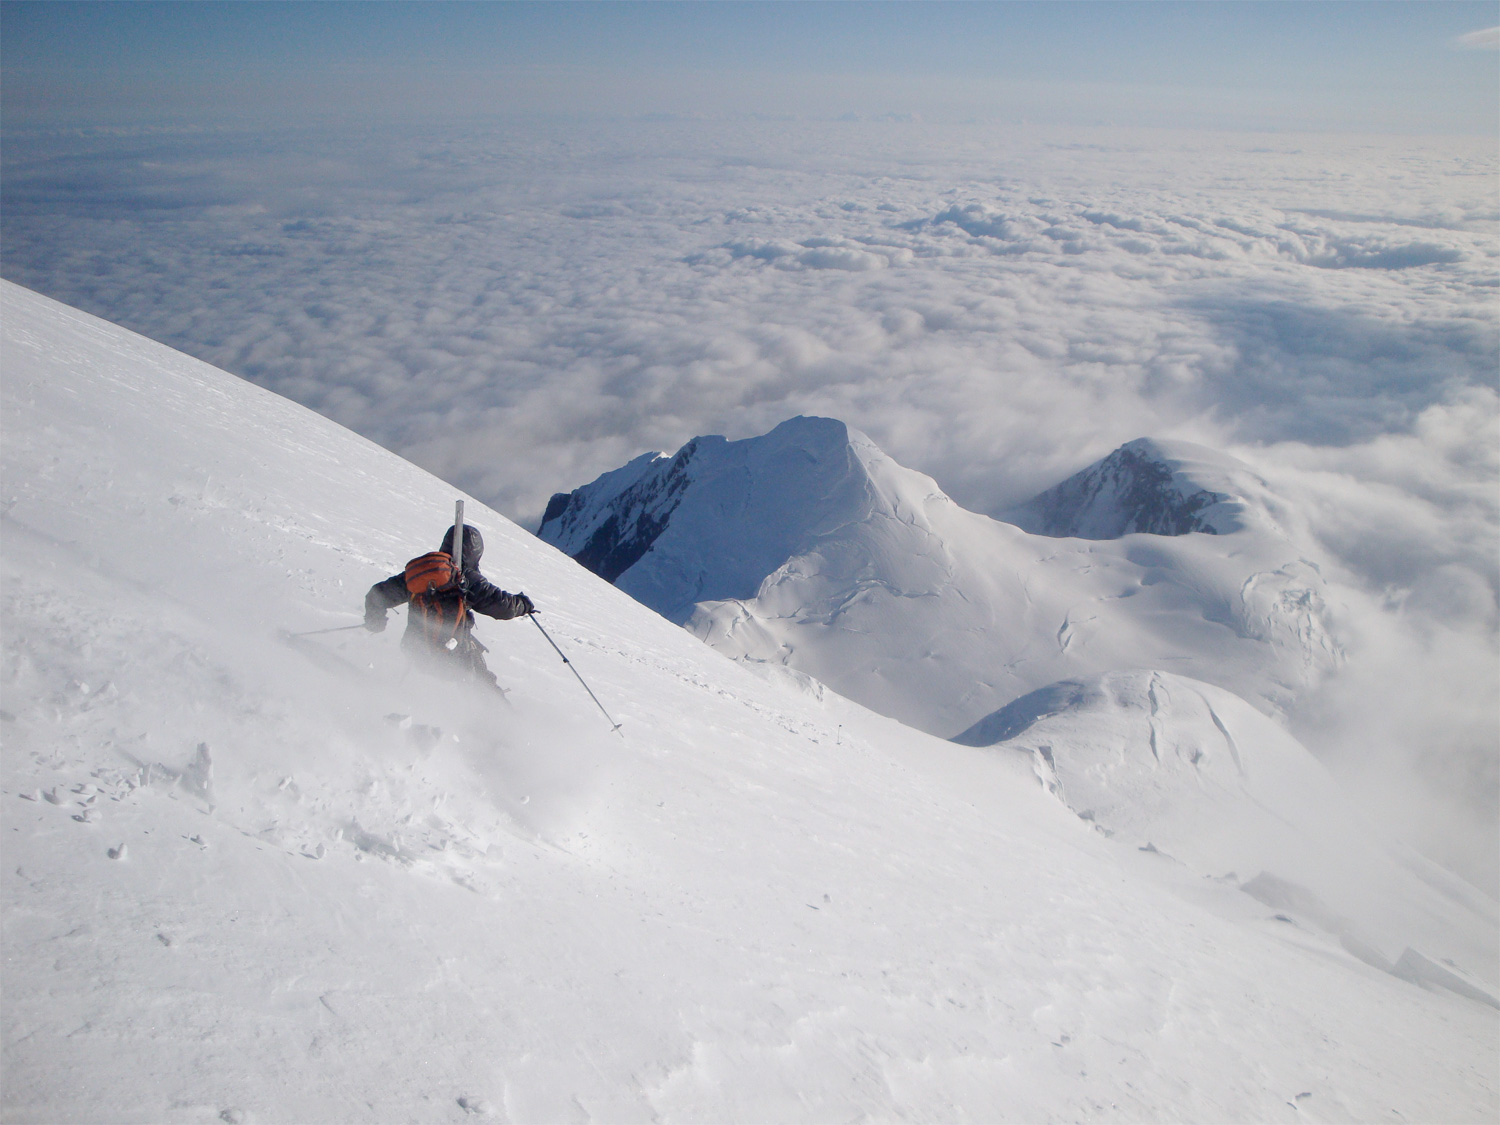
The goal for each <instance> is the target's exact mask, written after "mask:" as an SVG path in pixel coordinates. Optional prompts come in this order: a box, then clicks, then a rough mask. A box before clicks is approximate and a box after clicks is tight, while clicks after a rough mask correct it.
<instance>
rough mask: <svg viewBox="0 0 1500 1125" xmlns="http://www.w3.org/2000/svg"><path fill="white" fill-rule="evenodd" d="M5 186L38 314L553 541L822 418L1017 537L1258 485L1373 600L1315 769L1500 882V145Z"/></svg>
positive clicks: (295, 138)
mask: <svg viewBox="0 0 1500 1125" xmlns="http://www.w3.org/2000/svg"><path fill="white" fill-rule="evenodd" d="M4 155H5V171H4V178H3V185H0V188H3V209H0V239H3V247H4V256H3V260H0V270H3V273H4V276H5V277H7V278H9V279H11V280H13V281H16V282H19V283H20V284H22V285H26V286H29V287H31V288H33V289H37V290H39V291H41V292H44V293H47V294H49V295H51V296H54V297H57V298H59V299H60V300H63V301H66V302H68V303H69V304H73V305H77V306H79V307H82V308H84V309H87V310H89V311H91V312H94V313H97V314H99V315H101V316H103V317H106V318H107V319H109V320H112V321H115V322H117V323H120V324H123V325H125V326H127V327H129V328H132V329H134V330H136V331H139V332H142V333H144V334H146V335H148V336H151V337H153V338H155V339H159V340H162V341H164V342H166V343H169V344H171V345H173V346H175V347H178V348H181V349H182V350H184V351H187V352H189V353H191V354H193V355H196V356H199V357H201V358H203V359H205V360H208V361H209V362H211V363H214V364H216V365H218V366H220V367H224V368H226V369H228V370H230V371H233V372H236V373H237V374H240V375H243V376H245V377H247V378H249V379H252V380H254V381H256V382H257V383H260V384H262V385H264V386H266V387H269V388H271V389H273V390H275V391H277V392H279V393H281V394H284V395H287V396H289V397H291V398H293V399H295V400H297V401H299V402H302V403H305V404H307V405H308V406H311V407H313V408H314V409H316V410H319V411H321V412H322V413H324V414H326V415H328V416H330V417H332V418H334V419H335V420H337V421H339V422H341V423H343V424H345V425H347V426H349V427H351V428H353V429H355V430H357V431H359V432H360V433H363V434H365V435H367V436H369V437H371V438H372V439H374V440H376V441H378V442H380V443H381V444H383V445H385V446H387V447H389V448H391V449H393V450H395V451H397V452H399V453H401V454H402V455H404V456H406V457H409V458H410V459H412V460H414V461H416V462H417V463H419V464H421V465H423V466H425V467H427V468H429V469H431V470H432V471H434V472H436V473H438V474H439V475H441V476H443V477H445V478H446V479H448V480H450V481H452V482H453V483H455V484H456V485H459V486H461V487H463V488H465V489H466V490H468V491H470V492H472V493H473V494H475V495H477V496H479V497H481V498H483V499H485V500H486V501H488V502H490V503H492V504H493V505H494V506H495V507H497V508H499V509H500V510H502V511H504V512H506V513H507V514H509V515H511V516H512V517H514V518H515V519H517V520H518V521H520V522H522V523H524V524H527V525H528V526H535V524H536V522H537V520H538V518H539V516H540V513H541V510H542V508H543V506H544V505H545V503H546V500H547V498H548V496H549V495H550V494H551V493H553V492H555V491H561V490H567V489H571V488H574V487H576V486H578V485H579V484H582V483H584V482H586V481H588V480H590V479H592V478H593V477H594V476H596V475H598V474H599V473H600V472H603V471H605V470H607V469H611V468H614V467H616V466H618V465H620V464H622V463H624V462H625V461H626V460H628V459H629V458H631V457H633V456H636V455H637V454H639V453H641V452H643V451H646V450H651V449H662V450H673V449H675V448H677V447H678V446H679V445H680V444H681V443H683V442H684V441H685V440H687V439H688V438H690V437H692V436H694V435H696V434H702V433H722V434H725V435H727V436H729V437H732V438H736V437H744V436H749V435H751V434H756V433H762V432H765V431H766V430H768V429H770V428H771V427H772V426H773V425H775V424H776V423H777V422H780V421H782V420H783V419H785V418H787V417H790V416H792V415H795V414H822V415H830V416H834V417H838V418H841V419H843V420H845V421H847V422H848V423H850V424H851V425H854V426H856V427H858V428H859V429H861V430H863V431H865V432H866V433H868V434H869V435H870V436H871V437H872V438H874V439H875V441H876V442H877V443H878V444H880V445H881V446H882V447H883V448H884V449H886V450H887V451H888V452H889V453H890V454H891V455H892V456H894V457H895V458H896V460H898V461H899V462H901V463H902V464H905V465H907V466H910V467H912V468H916V469H920V470H922V471H924V472H927V473H929V474H931V475H932V476H933V477H935V478H936V479H937V481H938V482H939V483H940V484H941V485H942V486H943V488H944V489H945V490H946V491H947V492H948V493H949V494H950V495H952V496H953V497H954V498H955V499H956V500H958V501H959V502H960V503H962V504H964V505H965V506H966V507H969V508H972V509H974V510H977V511H986V512H997V511H1001V510H1003V509H1005V508H1006V507H1008V506H1010V505H1012V504H1014V503H1015V502H1017V501H1019V500H1023V499H1026V498H1027V497H1029V496H1030V495H1032V494H1034V493H1035V492H1037V491H1039V490H1040V489H1042V488H1045V487H1047V486H1050V485H1052V484H1054V483H1056V482H1057V481H1058V480H1060V479H1062V478H1063V477H1065V476H1067V475H1068V474H1070V473H1072V472H1074V471H1075V470H1077V469H1078V468H1080V467H1082V466H1083V465H1085V464H1087V463H1088V462H1090V461H1092V460H1094V459H1096V458H1098V457H1100V456H1102V455H1104V454H1105V453H1107V452H1109V451H1110V450H1111V449H1113V448H1114V447H1116V446H1118V445H1120V444H1121V443H1123V442H1125V441H1128V440H1130V439H1133V438H1136V437H1141V436H1147V435H1150V436H1156V437H1176V438H1186V439H1188V440H1194V441H1199V442H1204V443H1207V444H1211V445H1214V446H1217V447H1220V448H1228V449H1230V450H1231V451H1233V452H1235V453H1236V454H1238V455H1239V456H1241V457H1242V458H1244V459H1245V460H1247V461H1249V462H1250V463H1251V464H1252V465H1254V466H1255V467H1257V468H1258V469H1260V470H1261V471H1262V472H1263V473H1264V474H1265V475H1266V476H1267V477H1268V479H1270V480H1271V481H1272V483H1273V484H1274V485H1275V486H1276V487H1277V488H1278V489H1279V490H1281V491H1282V492H1283V493H1284V494H1285V495H1287V496H1288V497H1289V498H1290V499H1291V500H1292V501H1293V505H1292V507H1293V510H1294V513H1295V514H1294V515H1289V517H1288V518H1295V519H1296V520H1298V521H1300V522H1301V523H1302V525H1303V530H1304V531H1305V532H1306V534H1307V535H1309V536H1310V537H1311V538H1312V539H1313V540H1314V541H1316V542H1317V543H1318V544H1320V546H1321V549H1322V550H1323V551H1324V552H1326V561H1327V565H1329V566H1330V567H1332V568H1333V569H1335V570H1336V571H1338V576H1339V577H1340V578H1341V579H1342V580H1343V581H1344V582H1345V583H1346V585H1347V586H1348V588H1349V589H1350V590H1351V591H1353V593H1352V594H1351V595H1350V597H1351V599H1352V600H1351V604H1350V605H1348V606H1346V607H1344V609H1343V613H1344V617H1345V619H1346V622H1347V629H1348V634H1349V638H1350V643H1351V659H1350V661H1349V665H1348V668H1347V670H1346V672H1345V673H1344V674H1343V675H1342V676H1340V677H1338V678H1337V679H1336V681H1335V682H1334V683H1333V684H1332V685H1331V686H1330V688H1329V690H1328V691H1327V692H1325V693H1324V694H1323V695H1322V696H1321V697H1319V699H1318V700H1316V701H1314V703H1313V704H1310V705H1309V707H1308V708H1307V709H1306V711H1305V713H1303V714H1300V715H1298V716H1297V717H1296V718H1297V720H1298V723H1299V726H1300V728H1301V729H1300V730H1299V733H1301V734H1303V736H1304V737H1305V738H1307V739H1308V740H1309V741H1310V742H1312V743H1313V744H1314V745H1315V746H1317V747H1321V752H1323V753H1324V754H1325V755H1326V756H1327V757H1328V758H1330V759H1331V760H1335V761H1339V760H1343V761H1347V762H1350V763H1359V764H1361V768H1359V769H1355V770H1352V771H1350V772H1351V773H1352V774H1355V775H1358V776H1359V777H1361V778H1363V779H1364V782H1363V783H1364V784H1365V786H1366V788H1367V789H1368V790H1369V792H1368V793H1367V794H1366V796H1367V798H1368V799H1369V801H1370V802H1371V803H1370V807H1372V808H1377V809H1381V810H1383V811H1384V810H1389V812H1390V815H1392V816H1393V817H1398V818H1400V819H1402V820H1403V822H1404V823H1406V824H1407V825H1408V827H1410V828H1411V830H1412V831H1414V832H1424V833H1426V835H1427V837H1428V839H1427V843H1428V845H1429V847H1433V848H1435V850H1438V851H1442V847H1443V846H1448V845H1447V844H1443V845H1441V846H1439V844H1434V842H1433V841H1434V840H1438V839H1439V838H1441V840H1444V841H1449V843H1450V844H1451V847H1450V848H1449V853H1445V858H1448V859H1449V860H1450V861H1451V862H1455V863H1458V864H1460V865H1462V866H1465V869H1466V870H1467V871H1469V872H1470V873H1471V875H1472V874H1473V873H1474V872H1475V871H1476V870H1477V871H1479V877H1482V878H1483V879H1485V880H1488V881H1490V882H1491V883H1493V881H1494V878H1495V876H1496V861H1495V859H1494V855H1495V853H1496V847H1495V839H1496V837H1495V828H1494V825H1495V821H1496V816H1497V798H1496V792H1497V785H1500V780H1497V779H1500V770H1497V764H1496V763H1497V716H1500V698H1497V692H1500V687H1497V683H1500V656H1497V642H1496V636H1497V628H1500V621H1497V608H1496V607H1497V598H1500V575H1497V559H1500V512H1497V487H1496V485H1497V480H1500V421H1497V420H1500V398H1497V371H1500V239H1497V234H1500V201H1497V193H1496V185H1497V175H1500V161H1497V148H1496V144H1495V142H1494V141H1493V140H1492V139H1487V138H1470V139H1464V138H1458V139H1455V138H1393V137H1384V138H1382V137H1349V136H1315V135H1305V134H1195V133H1188V132H1180V131H1179V132H1171V131H1161V132H1130V131H1121V130H1113V129H1110V130H1105V129H1097V130H1085V129H1080V128H1070V129H1067V130H1060V129H1056V128H1043V127H1040V126H1032V127H1027V126H1023V125H1013V126H1007V127H995V126H982V125H970V126H964V125H941V126H939V125H933V124H928V123H924V122H922V121H920V120H889V119H888V120H848V121H835V122H810V121H767V120H756V119H738V120H714V121H707V120H675V119H674V120H656V121H640V120H636V121H618V122H600V121H594V122H592V123H586V124H584V123H577V122H573V123H568V122H553V123H547V124H542V123H537V122H534V121H533V122H531V123H526V124H518V123H514V122H510V123H487V124H479V123H471V124H467V125H456V124H453V123H451V122H450V123H448V124H444V125H443V126H441V127H435V126H432V125H430V124H429V125H425V126H416V125H413V126H410V127H404V128H394V127H393V128H388V129H380V130H376V129H372V128H369V127H362V128H358V129H354V128H344V129H333V128H329V127H317V128H312V127H309V128H305V129H280V130H269V131H268V130H264V129H258V130H254V131H236V130H235V129H233V128H218V129H191V130H189V129H182V130H173V129H163V128H158V129H131V128H124V129H119V130H105V129H95V130H52V131H48V130H34V131H30V132H26V131H20V132H17V131H11V132H10V133H8V134H7V136H6V139H5V154H4ZM1373 762H1378V763H1381V764H1382V767H1383V768H1381V769H1379V770H1375V769H1370V768H1368V766H1369V764H1370V763H1373ZM1413 793H1419V794H1422V795H1426V796H1430V797H1432V800H1431V801H1426V800H1414V799H1413V796H1412V795H1413ZM1455 810H1458V812H1457V813H1455ZM1459 814H1461V815H1459ZM1485 854H1488V855H1489V857H1490V858H1489V859H1488V860H1483V862H1479V861H1475V860H1474V859H1473V857H1474V856H1476V855H1477V856H1481V857H1482V856H1484V855H1485ZM1476 863H1477V867H1476Z"/></svg>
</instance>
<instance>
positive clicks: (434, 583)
mask: <svg viewBox="0 0 1500 1125" xmlns="http://www.w3.org/2000/svg"><path fill="white" fill-rule="evenodd" d="M463 529H464V531H463V535H464V538H463V573H462V575H461V576H460V575H456V574H454V573H453V531H454V529H453V528H452V527H450V528H449V529H448V533H447V534H446V535H444V536H443V545H442V547H440V548H439V549H438V551H437V552H436V553H434V554H430V555H421V556H419V557H418V558H415V559H413V560H412V561H411V562H409V563H407V564H406V569H405V570H404V571H402V572H401V573H400V574H393V575H391V576H390V577H389V578H386V579H383V580H382V581H380V582H377V583H375V585H373V586H371V587H370V592H369V593H367V594H366V595H365V628H366V629H368V630H370V632H372V633H379V632H382V631H383V630H384V629H385V624H386V621H385V618H386V614H387V613H388V612H389V611H390V610H392V609H394V608H395V607H396V606H398V605H405V604H408V603H409V604H410V606H411V608H410V610H408V612H407V616H406V633H405V634H404V635H403V636H402V638H401V647H402V648H403V649H404V650H405V651H406V653H407V654H408V655H409V656H410V657H412V659H413V660H414V661H415V662H416V663H417V664H418V665H420V666H422V667H424V668H425V669H426V670H428V671H430V672H434V673H437V674H439V675H447V676H452V677H455V678H458V679H472V680H475V681H477V682H479V683H484V684H488V685H490V686H491V687H493V688H495V689H496V690H502V689H501V688H500V685H499V684H498V683H497V682H496V680H495V674H494V673H493V672H491V671H490V670H489V668H488V667H487V666H486V665H485V662H484V654H485V653H486V652H488V651H489V650H488V649H486V648H485V647H484V645H482V644H480V643H479V639H478V638H477V637H475V636H474V614H475V613H476V612H478V613H482V614H484V615H485V616H487V617H493V618H496V619H497V620H500V621H509V620H511V619H512V618H516V617H525V616H527V615H528V614H531V613H533V612H535V610H536V606H534V605H533V604H532V602H531V599H530V598H528V597H527V596H526V595H525V594H510V593H507V592H506V591H504V590H502V589H500V588H499V587H497V586H496V585H495V584H494V583H492V582H490V580H489V579H487V578H486V577H485V576H484V575H483V574H481V573H479V559H480V556H481V555H483V554H484V538H483V537H482V536H481V535H480V534H479V529H478V528H477V527H474V526H473V525H472V524H467V523H466V524H464V525H463Z"/></svg>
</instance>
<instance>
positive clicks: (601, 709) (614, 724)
mask: <svg viewBox="0 0 1500 1125" xmlns="http://www.w3.org/2000/svg"><path fill="white" fill-rule="evenodd" d="M526 616H527V617H529V618H531V623H532V624H533V625H535V626H536V627H537V628H538V629H541V632H542V636H544V637H546V638H547V643H548V644H549V645H551V646H552V648H553V651H555V652H556V653H557V655H558V656H561V657H562V662H563V663H564V664H566V665H567V666H568V667H569V668H571V669H572V671H573V675H575V676H578V682H579V683H580V684H583V690H584V691H586V692H588V693H589V698H590V699H592V700H593V701H594V706H595V707H597V708H599V712H600V714H602V715H603V716H604V717H605V718H606V719H609V729H610V730H612V731H614V732H615V733H616V734H619V735H620V737H621V738H624V737H625V736H624V735H623V734H620V724H619V723H617V722H615V721H614V719H611V718H610V717H609V712H608V711H606V710H604V704H602V703H600V702H599V697H598V696H597V695H595V694H594V691H593V689H592V688H590V687H589V685H588V684H586V683H584V680H583V677H582V676H581V675H579V673H578V669H577V668H574V667H573V662H572V661H571V660H569V659H568V655H567V653H565V652H563V650H562V649H560V648H558V647H557V642H556V641H554V640H553V639H552V634H551V633H549V632H547V630H546V629H542V623H541V622H540V621H538V620H537V619H536V610H532V611H531V612H530V613H528V614H527V615H526Z"/></svg>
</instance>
